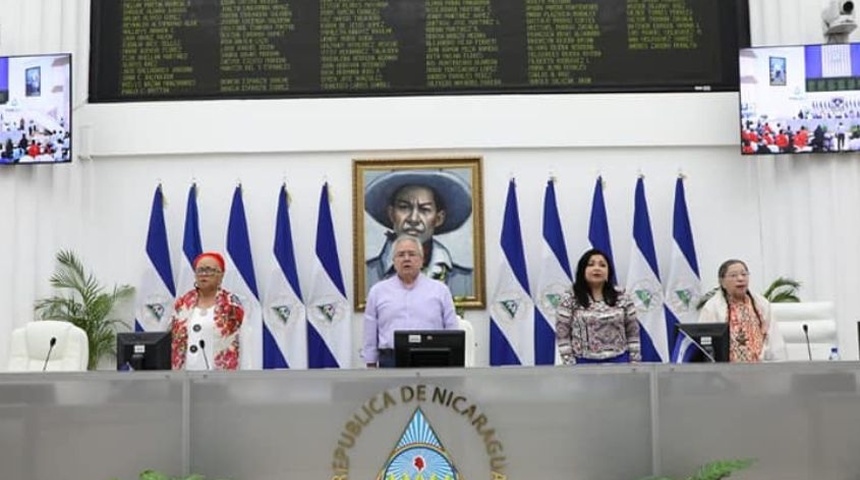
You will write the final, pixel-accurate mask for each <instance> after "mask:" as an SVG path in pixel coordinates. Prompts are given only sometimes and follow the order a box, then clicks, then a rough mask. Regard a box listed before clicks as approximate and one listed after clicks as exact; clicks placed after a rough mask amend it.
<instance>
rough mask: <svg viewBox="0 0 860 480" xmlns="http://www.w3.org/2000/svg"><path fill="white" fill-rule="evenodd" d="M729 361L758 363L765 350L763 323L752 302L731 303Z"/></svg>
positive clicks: (746, 298)
mask: <svg viewBox="0 0 860 480" xmlns="http://www.w3.org/2000/svg"><path fill="white" fill-rule="evenodd" d="M729 331H730V333H729V337H730V338H731V342H729V361H730V362H758V361H759V359H760V358H761V355H762V350H763V349H764V341H765V335H764V331H763V330H762V322H761V320H759V317H758V315H756V312H755V307H753V304H752V300H750V298H749V297H748V296H747V297H744V301H743V302H737V301H733V300H732V301H729Z"/></svg>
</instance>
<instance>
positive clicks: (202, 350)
mask: <svg viewBox="0 0 860 480" xmlns="http://www.w3.org/2000/svg"><path fill="white" fill-rule="evenodd" d="M197 344H198V345H200V353H202V354H203V361H204V362H206V370H211V369H210V368H209V358H207V357H206V342H204V341H203V339H202V338H201V339H200V341H199V342H197Z"/></svg>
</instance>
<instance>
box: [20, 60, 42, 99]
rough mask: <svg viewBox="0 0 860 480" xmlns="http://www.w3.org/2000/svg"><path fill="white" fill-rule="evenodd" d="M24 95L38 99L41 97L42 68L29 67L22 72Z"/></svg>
mask: <svg viewBox="0 0 860 480" xmlns="http://www.w3.org/2000/svg"><path fill="white" fill-rule="evenodd" d="M24 90H25V92H24V95H25V96H27V97H39V96H41V95H42V68H41V67H30V68H28V69H26V70H24Z"/></svg>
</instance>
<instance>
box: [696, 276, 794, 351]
mask: <svg viewBox="0 0 860 480" xmlns="http://www.w3.org/2000/svg"><path fill="white" fill-rule="evenodd" d="M717 276H719V279H720V291H718V292H717V293H716V294H714V296H713V297H711V298H710V300H708V302H707V303H705V306H704V307H702V311H701V313H699V322H703V323H713V322H728V324H729V338H730V339H731V340H730V341H729V361H730V362H760V361H762V360H768V361H770V360H785V359H786V356H787V354H786V351H785V340H784V339H783V338H782V334H780V333H779V328H778V327H777V324H776V322H774V321H773V317H772V315H771V313H770V303H769V302H768V301H767V300H766V299H765V298H764V297H762V296H761V295H757V294H754V293H752V292H750V290H749V279H750V274H749V270H748V269H747V265H746V264H745V263H744V262H742V261H740V260H726V261H725V262H723V264H722V265H720V269H719V270H718V271H717Z"/></svg>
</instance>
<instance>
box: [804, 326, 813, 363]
mask: <svg viewBox="0 0 860 480" xmlns="http://www.w3.org/2000/svg"><path fill="white" fill-rule="evenodd" d="M803 336H804V337H806V353H807V355H809V361H810V362H811V361H812V347H810V346H809V325H807V324H805V323H804V324H803Z"/></svg>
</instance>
